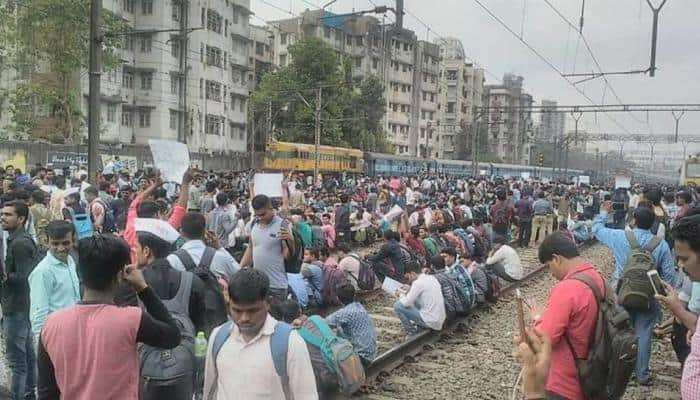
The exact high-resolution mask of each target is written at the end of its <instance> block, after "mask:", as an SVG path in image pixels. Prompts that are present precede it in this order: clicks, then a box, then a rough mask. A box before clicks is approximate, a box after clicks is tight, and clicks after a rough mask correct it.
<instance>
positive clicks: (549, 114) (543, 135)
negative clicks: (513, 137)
mask: <svg viewBox="0 0 700 400" xmlns="http://www.w3.org/2000/svg"><path fill="white" fill-rule="evenodd" d="M556 108H557V102H556V101H553V100H542V113H541V114H540V125H539V126H538V127H537V135H536V138H537V140H539V141H540V142H545V143H550V142H553V141H554V138H555V137H559V138H560V137H562V136H563V135H564V113H562V112H557V111H556Z"/></svg>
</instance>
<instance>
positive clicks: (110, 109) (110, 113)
mask: <svg viewBox="0 0 700 400" xmlns="http://www.w3.org/2000/svg"><path fill="white" fill-rule="evenodd" d="M116 117H117V105H116V104H107V122H114V120H115V118H116Z"/></svg>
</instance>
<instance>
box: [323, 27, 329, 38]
mask: <svg viewBox="0 0 700 400" xmlns="http://www.w3.org/2000/svg"><path fill="white" fill-rule="evenodd" d="M323 36H324V37H325V38H327V39H330V38H331V28H329V27H327V26H324V27H323Z"/></svg>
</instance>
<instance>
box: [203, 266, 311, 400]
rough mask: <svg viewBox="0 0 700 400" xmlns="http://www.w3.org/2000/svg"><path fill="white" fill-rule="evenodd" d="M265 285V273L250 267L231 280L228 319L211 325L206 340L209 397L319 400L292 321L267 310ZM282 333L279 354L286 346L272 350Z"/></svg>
mask: <svg viewBox="0 0 700 400" xmlns="http://www.w3.org/2000/svg"><path fill="white" fill-rule="evenodd" d="M269 287H270V281H269V279H268V278H267V275H265V274H264V273H262V272H261V271H259V270H257V269H253V268H247V269H243V270H241V271H239V272H237V273H236V274H235V275H234V276H233V278H232V279H231V281H230V284H229V287H228V295H229V299H230V301H229V314H230V316H231V319H232V322H229V323H226V324H224V325H222V326H220V327H218V328H216V329H214V331H212V334H211V336H210V340H209V343H208V349H207V358H206V366H205V370H204V371H205V372H204V395H205V397H206V398H207V399H213V400H243V399H245V400H269V399H280V400H282V399H294V400H317V399H318V393H317V391H316V380H315V378H314V371H313V368H312V366H311V359H310V357H309V353H308V350H307V347H306V343H305V342H304V340H303V339H302V338H301V337H300V336H299V334H298V333H297V332H296V331H294V330H293V329H292V328H291V326H290V325H288V324H285V323H283V322H277V320H275V319H274V318H272V316H270V314H269V313H268V311H269V309H270V305H269V303H268V301H267V299H268V290H269ZM280 335H283V336H281V339H282V340H285V339H286V344H287V346H286V347H287V349H286V352H282V351H283V347H285V346H281V347H282V348H280V347H275V348H273V345H272V343H273V341H276V343H279V340H280ZM285 336H286V338H285ZM215 344H216V345H217V349H216V350H215V349H214V346H215Z"/></svg>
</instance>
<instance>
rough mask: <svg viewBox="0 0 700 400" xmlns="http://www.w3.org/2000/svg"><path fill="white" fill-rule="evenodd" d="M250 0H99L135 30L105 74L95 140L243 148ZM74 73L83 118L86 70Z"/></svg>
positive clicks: (206, 149)
mask: <svg viewBox="0 0 700 400" xmlns="http://www.w3.org/2000/svg"><path fill="white" fill-rule="evenodd" d="M249 2H250V0H225V1H224V0H222V1H207V0H182V1H180V0H166V1H163V2H154V1H153V0H104V3H103V7H104V8H105V9H108V10H110V11H112V12H113V13H115V14H116V15H118V16H119V17H121V18H122V19H123V20H124V21H125V22H126V23H127V24H128V26H129V28H130V29H131V30H133V31H138V32H139V33H138V34H130V35H124V36H123V42H122V46H121V49H120V50H119V56H120V58H121V64H120V65H119V66H118V67H117V68H115V69H113V70H111V71H107V72H105V73H103V74H102V77H101V104H100V117H101V136H100V140H101V141H102V142H106V143H132V144H139V145H144V144H147V143H148V140H149V139H171V140H179V141H183V142H187V143H188V145H189V147H190V150H192V151H196V152H202V153H210V154H228V153H230V152H245V150H246V119H247V101H248V96H249V87H248V78H249V75H248V72H249V66H248V63H249V60H248V52H249V41H250V39H249V35H250V26H249V23H248V20H249V16H250V14H251V12H250V7H249ZM185 43H187V46H185ZM81 72H82V73H81ZM76 76H77V77H79V79H76V87H79V88H80V91H81V94H82V105H81V112H82V113H83V115H84V116H85V118H87V111H88V92H89V82H88V80H89V76H88V74H87V73H85V71H76ZM86 129H87V128H85V132H84V135H86V134H87V132H86Z"/></svg>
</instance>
